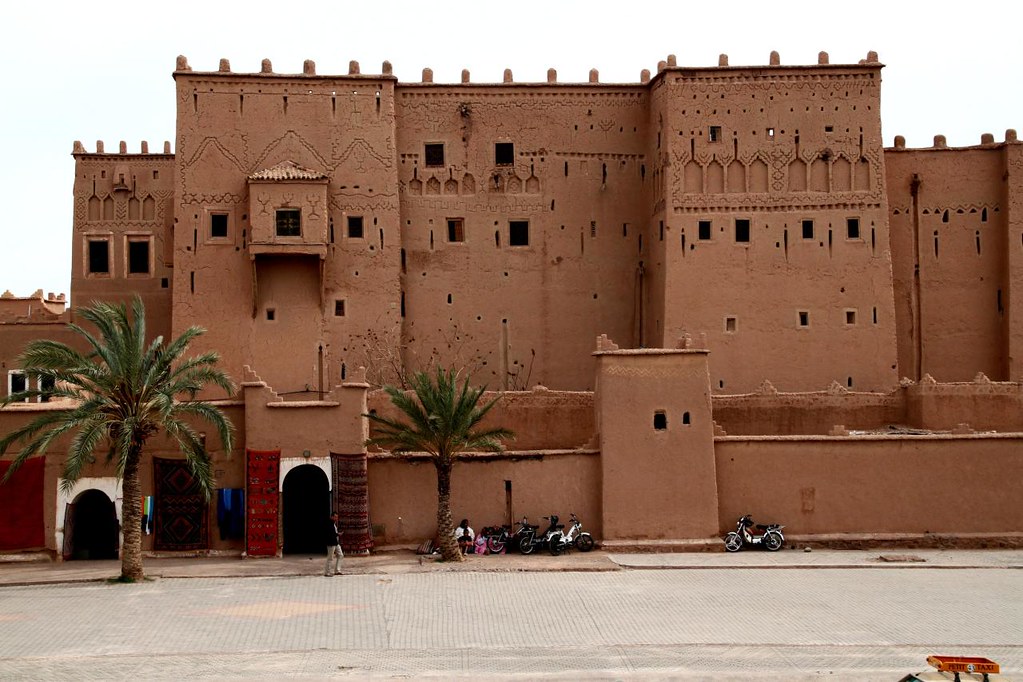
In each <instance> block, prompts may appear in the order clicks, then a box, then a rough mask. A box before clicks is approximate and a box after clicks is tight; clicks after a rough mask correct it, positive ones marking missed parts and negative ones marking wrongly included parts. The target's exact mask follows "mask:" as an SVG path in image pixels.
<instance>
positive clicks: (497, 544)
mask: <svg viewBox="0 0 1023 682" xmlns="http://www.w3.org/2000/svg"><path fill="white" fill-rule="evenodd" d="M487 547H488V548H489V549H490V553H491V554H500V553H501V552H503V551H504V540H502V539H500V538H496V537H490V538H487Z"/></svg>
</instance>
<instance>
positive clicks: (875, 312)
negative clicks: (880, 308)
mask: <svg viewBox="0 0 1023 682" xmlns="http://www.w3.org/2000/svg"><path fill="white" fill-rule="evenodd" d="M873 316H874V324H877V307H875V308H874V312H873Z"/></svg>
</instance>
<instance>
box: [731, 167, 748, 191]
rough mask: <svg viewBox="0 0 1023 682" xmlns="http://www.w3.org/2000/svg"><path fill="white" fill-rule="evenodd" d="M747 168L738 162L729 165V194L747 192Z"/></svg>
mask: <svg viewBox="0 0 1023 682" xmlns="http://www.w3.org/2000/svg"><path fill="white" fill-rule="evenodd" d="M745 171H746V168H745V167H744V166H743V165H742V164H741V163H739V162H738V161H733V162H731V163H730V164H728V171H727V173H726V180H727V183H726V184H727V188H728V191H729V192H745V191H746V172H745Z"/></svg>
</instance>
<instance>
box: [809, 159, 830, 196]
mask: <svg viewBox="0 0 1023 682" xmlns="http://www.w3.org/2000/svg"><path fill="white" fill-rule="evenodd" d="M810 191H811V192H827V191H828V162H827V161H825V160H824V159H820V158H818V159H814V160H813V163H811V164H810Z"/></svg>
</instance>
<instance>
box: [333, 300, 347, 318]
mask: <svg viewBox="0 0 1023 682" xmlns="http://www.w3.org/2000/svg"><path fill="white" fill-rule="evenodd" d="M344 316H345V301H344V299H343V298H339V299H337V300H336V301H334V317H344Z"/></svg>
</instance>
